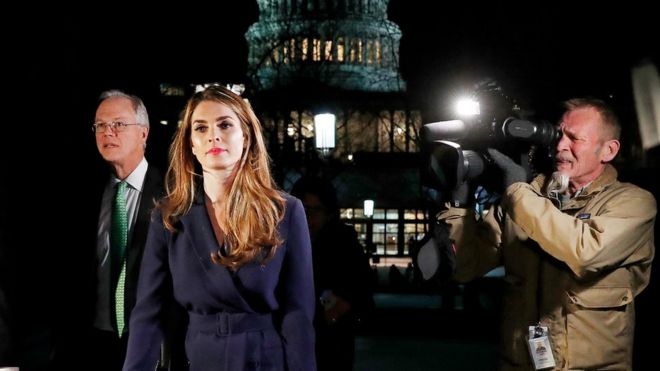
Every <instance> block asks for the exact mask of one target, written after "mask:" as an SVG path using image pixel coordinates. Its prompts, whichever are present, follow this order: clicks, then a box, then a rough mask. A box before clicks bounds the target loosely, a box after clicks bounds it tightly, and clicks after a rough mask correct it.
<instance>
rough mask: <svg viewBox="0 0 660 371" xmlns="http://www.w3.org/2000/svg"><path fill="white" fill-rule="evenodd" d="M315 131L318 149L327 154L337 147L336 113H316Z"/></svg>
mask: <svg viewBox="0 0 660 371" xmlns="http://www.w3.org/2000/svg"><path fill="white" fill-rule="evenodd" d="M314 133H315V134H314V135H315V137H316V149H318V150H321V151H322V152H323V154H327V153H328V151H329V150H330V149H332V148H335V115H333V114H332V113H320V114H318V115H315V116H314Z"/></svg>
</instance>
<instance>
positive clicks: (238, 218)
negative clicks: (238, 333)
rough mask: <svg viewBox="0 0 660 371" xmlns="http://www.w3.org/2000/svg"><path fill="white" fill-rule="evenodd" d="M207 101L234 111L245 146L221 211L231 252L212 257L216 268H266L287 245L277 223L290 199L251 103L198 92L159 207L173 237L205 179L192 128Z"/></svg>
mask: <svg viewBox="0 0 660 371" xmlns="http://www.w3.org/2000/svg"><path fill="white" fill-rule="evenodd" d="M204 101H212V102H218V103H220V104H223V105H225V106H227V107H229V108H230V109H231V110H232V111H234V113H236V116H237V117H238V119H239V121H240V123H241V129H242V130H243V134H244V135H245V141H246V143H245V150H244V151H243V154H242V155H241V159H240V161H239V164H238V168H237V169H236V176H235V177H234V180H233V182H232V185H231V187H230V189H229V190H228V192H227V194H226V201H225V202H223V204H222V205H223V206H222V210H221V212H220V214H221V217H220V220H219V222H220V228H221V229H222V232H223V233H224V239H225V240H224V242H225V244H226V245H227V246H229V251H230V253H229V254H228V255H226V256H222V255H220V254H219V253H214V254H212V255H211V258H212V259H213V262H214V263H216V264H220V265H224V266H227V267H230V268H233V269H237V268H239V267H240V266H241V265H243V264H245V263H247V262H250V261H257V260H260V261H261V262H262V263H263V262H265V261H266V260H268V259H269V258H271V257H272V256H273V254H274V253H275V249H276V247H277V245H279V244H280V243H281V242H282V241H281V240H280V236H279V234H278V233H277V224H278V223H279V222H280V221H281V220H282V218H283V216H284V205H285V200H284V198H283V197H282V195H281V194H280V192H279V191H278V189H277V187H276V185H275V183H274V181H273V179H272V177H271V174H270V168H269V166H270V164H269V158H268V153H267V152H266V146H265V145H264V140H263V136H262V132H261V124H260V123H259V119H257V116H256V115H255V114H254V111H253V110H252V107H251V106H250V105H249V103H248V102H247V101H245V100H243V99H242V98H241V97H240V96H238V95H237V94H235V93H233V92H232V91H230V90H228V89H225V88H223V87H221V86H212V87H209V88H207V89H205V90H203V91H200V92H197V93H195V94H194V95H193V96H192V97H191V98H190V99H189V100H188V103H187V104H186V108H185V110H184V111H183V122H182V123H181V125H180V126H179V128H178V130H177V132H176V135H175V137H174V141H173V142H172V145H171V147H170V165H169V168H168V170H167V174H166V176H165V178H166V184H165V191H166V194H167V196H166V197H165V199H164V200H163V202H161V203H160V204H159V205H158V207H159V208H160V210H161V212H162V215H163V224H164V225H165V227H166V228H167V229H168V230H169V231H172V232H174V231H175V230H176V228H175V224H176V223H177V221H178V220H179V218H180V217H181V216H182V215H184V214H186V213H188V211H190V208H191V207H192V204H193V201H194V200H195V198H196V194H195V193H196V192H199V191H200V190H201V187H199V184H197V183H198V182H201V179H202V176H201V175H200V174H199V173H198V172H197V171H196V169H198V168H199V165H196V163H197V162H196V161H197V160H196V158H195V156H194V155H193V153H192V143H191V125H192V115H193V112H194V111H195V109H196V108H197V106H198V105H199V104H200V103H201V102H204Z"/></svg>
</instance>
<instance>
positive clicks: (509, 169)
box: [488, 148, 527, 190]
mask: <svg viewBox="0 0 660 371" xmlns="http://www.w3.org/2000/svg"><path fill="white" fill-rule="evenodd" d="M488 154H489V155H490V157H491V159H492V160H493V162H494V163H495V165H497V167H498V168H500V170H502V175H503V177H504V180H503V182H502V185H503V186H504V188H503V189H502V190H505V189H507V188H508V187H509V186H510V185H511V184H513V183H518V182H527V171H526V170H525V169H524V168H523V167H522V166H520V165H518V164H517V163H515V162H514V161H513V160H512V159H511V158H509V156H507V155H505V154H503V153H502V152H500V151H498V150H496V149H494V148H488Z"/></svg>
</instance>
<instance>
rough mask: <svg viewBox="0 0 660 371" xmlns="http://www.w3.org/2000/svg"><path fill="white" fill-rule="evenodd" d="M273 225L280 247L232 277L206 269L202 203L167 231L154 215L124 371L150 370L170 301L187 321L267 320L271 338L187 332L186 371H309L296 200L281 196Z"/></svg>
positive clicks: (304, 239)
mask: <svg viewBox="0 0 660 371" xmlns="http://www.w3.org/2000/svg"><path fill="white" fill-rule="evenodd" d="M285 198H286V210H285V215H284V219H283V220H282V221H281V222H280V223H279V225H278V231H279V233H280V238H282V240H283V243H282V244H281V245H280V246H279V247H278V248H277V251H276V253H275V254H274V256H273V258H272V259H271V260H269V261H268V262H267V263H265V264H264V265H262V264H260V263H257V262H252V263H248V264H246V265H244V266H242V267H241V268H240V269H238V270H237V271H235V272H232V271H230V270H228V269H227V268H226V267H224V266H219V265H215V264H213V262H212V261H211V258H210V256H211V252H213V251H217V250H218V243H217V240H216V238H215V235H214V232H213V229H212V226H211V222H210V220H209V217H208V214H207V212H206V208H205V206H204V202H203V197H199V198H198V199H197V200H196V201H195V202H194V204H193V206H192V208H191V210H190V212H189V213H188V214H186V215H184V216H183V217H182V218H181V219H180V221H179V222H178V223H177V225H176V228H177V232H176V233H171V232H169V231H168V230H166V229H165V228H164V226H163V223H162V217H161V216H160V213H158V212H156V214H155V216H154V219H153V221H152V223H151V227H150V230H149V237H148V239H147V246H146V247H145V253H144V259H143V261H142V273H141V276H140V282H139V287H138V302H137V305H136V306H135V309H134V310H133V313H132V315H131V323H130V328H131V331H130V337H129V345H128V354H127V356H126V363H125V364H124V370H153V369H154V365H155V363H156V359H157V357H158V345H159V342H160V339H161V336H162V329H161V323H162V320H161V316H162V309H161V308H162V303H163V301H165V300H168V298H169V297H171V296H174V297H175V298H176V301H177V302H178V303H180V304H181V305H182V306H183V307H185V308H186V309H187V310H188V313H189V316H194V317H200V316H202V317H203V316H208V317H209V318H213V317H214V316H215V315H219V313H223V314H227V313H230V314H231V315H239V316H245V315H247V316H259V315H264V314H265V315H268V314H269V313H270V314H272V317H273V321H272V322H273V323H272V325H271V326H272V327H273V329H272V331H270V330H268V329H266V330H263V331H253V332H240V333H232V332H231V331H230V333H229V334H223V335H222V336H218V335H217V333H216V331H215V330H214V329H212V328H211V329H208V331H194V330H192V328H189V329H188V333H187V337H186V351H187V355H188V359H189V361H190V368H191V370H225V369H226V370H232V371H234V370H243V369H246V368H251V369H252V368H255V367H257V366H255V365H261V366H259V367H263V368H264V369H268V370H284V369H287V370H291V371H294V370H304V371H310V370H315V368H316V366H315V357H314V329H313V325H312V320H313V314H314V286H313V275H312V274H313V273H312V264H311V263H312V256H311V245H310V240H309V232H308V229H307V221H306V218H305V212H304V209H303V207H302V204H301V202H300V200H298V199H296V198H294V197H292V196H289V195H286V196H285Z"/></svg>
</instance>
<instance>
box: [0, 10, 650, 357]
mask: <svg viewBox="0 0 660 371" xmlns="http://www.w3.org/2000/svg"><path fill="white" fill-rule="evenodd" d="M22 7H33V8H30V9H22V10H15V11H13V12H11V13H10V12H8V13H7V14H6V16H7V17H10V18H14V19H12V20H11V22H3V23H4V24H5V26H3V27H4V28H6V30H3V34H4V35H5V38H6V41H7V42H6V44H5V51H4V53H3V54H4V56H3V59H5V61H6V62H7V63H6V64H4V65H5V71H6V74H7V75H6V79H7V80H12V81H14V82H17V85H16V87H17V88H16V89H15V90H11V91H10V93H11V99H9V100H8V102H9V104H7V106H6V108H7V111H6V112H8V113H9V117H10V119H8V120H6V122H5V123H4V125H3V131H2V144H3V145H2V153H1V156H0V157H1V158H2V163H3V166H2V170H3V180H4V182H3V187H2V188H3V189H2V192H3V194H2V199H3V205H2V208H3V210H2V211H3V213H2V214H4V215H3V217H4V218H5V219H6V223H3V228H5V231H4V232H6V233H3V237H4V238H5V241H6V242H3V248H5V247H6V246H9V247H10V248H9V249H8V251H9V252H11V253H7V254H3V255H2V256H3V259H12V260H16V261H18V263H17V264H12V263H11V262H9V263H6V264H5V267H9V269H7V270H4V271H3V275H4V277H3V280H4V281H5V282H4V283H7V282H9V283H10V286H13V287H14V290H10V294H11V296H12V297H18V298H19V299H20V300H19V301H20V302H21V306H20V307H19V308H17V309H18V311H19V312H20V316H21V318H22V319H24V320H25V321H26V322H27V323H29V324H30V326H31V327H30V328H28V329H27V330H26V329H23V330H24V331H23V334H22V335H23V337H25V338H29V339H28V340H25V339H23V340H22V341H28V342H31V343H29V344H28V343H26V344H27V345H23V346H25V347H31V346H33V345H31V344H45V341H44V339H47V337H48V336H49V334H48V331H47V330H46V331H44V329H47V328H48V326H49V325H50V324H52V323H56V322H57V320H58V319H57V318H56V315H55V313H56V312H57V311H55V310H53V306H54V305H66V303H59V302H58V293H59V290H62V289H64V290H65V289H66V288H62V287H59V286H58V280H57V277H58V276H60V275H61V274H62V272H61V269H63V267H66V266H67V264H70V262H71V261H75V254H76V251H80V249H82V248H83V247H82V246H79V245H78V242H79V232H80V231H78V230H77V228H79V227H80V225H81V222H80V218H81V216H82V215H86V214H85V211H86V206H88V205H86V203H87V200H86V198H85V197H86V196H85V195H86V194H88V193H87V192H88V191H87V189H86V188H87V187H89V181H88V180H89V179H90V174H91V173H95V172H98V171H103V170H104V167H103V166H102V163H101V161H100V159H99V156H98V154H97V153H96V148H95V144H94V137H93V134H92V132H91V129H90V127H91V123H92V120H93V117H94V111H95V109H96V104H97V101H96V100H97V97H98V94H99V93H100V92H101V91H103V90H105V89H109V88H121V89H125V90H127V91H128V92H130V93H134V94H137V95H139V96H141V97H143V99H144V101H145V104H146V106H147V108H148V109H149V110H150V114H151V115H152V116H154V110H157V107H158V103H157V100H158V84H159V83H161V82H170V83H190V82H208V81H218V82H240V81H243V80H244V76H245V73H246V67H247V66H246V60H247V45H246V41H245V38H244V34H245V32H246V31H247V28H248V27H249V26H250V25H251V24H252V23H254V22H256V21H257V18H258V12H257V5H256V3H253V2H251V1H242V0H241V1H232V2H231V5H229V2H224V1H220V2H215V3H213V5H212V6H211V5H198V4H183V3H179V4H175V5H165V4H164V3H163V2H161V3H159V4H158V6H152V8H147V9H137V8H136V7H135V5H126V4H122V3H120V2H110V3H97V4H94V5H93V6H92V5H89V6H85V5H83V6H82V7H77V8H75V9H73V8H68V7H67V5H63V4H56V5H48V6H47V7H43V6H38V5H36V4H26V5H22ZM389 19H390V20H392V21H394V22H395V23H397V24H398V25H399V27H400V28H401V31H402V32H403V38H402V40H401V48H400V51H401V56H400V64H401V73H402V76H403V78H404V80H406V81H407V83H408V92H409V94H410V97H411V99H412V100H413V102H416V104H418V106H419V107H421V108H422V110H423V113H424V116H425V120H429V121H430V120H440V119H449V118H451V117H448V112H449V111H448V109H449V106H450V104H451V103H453V98H455V97H457V96H458V95H460V94H461V93H464V92H467V91H468V90H469V89H471V87H472V86H473V84H474V83H476V82H478V81H480V80H482V79H484V78H486V77H491V78H494V79H496V80H497V81H498V82H499V83H500V85H501V86H502V87H503V89H504V91H505V92H506V93H507V94H508V95H510V96H512V97H514V98H515V99H517V100H518V101H520V102H521V103H522V104H523V105H524V106H526V107H530V108H531V109H533V110H536V111H537V112H538V113H539V115H540V116H547V118H548V119H552V118H554V117H552V116H553V115H554V114H555V113H556V109H557V107H558V102H559V101H561V100H564V99H567V98H570V97H572V96H576V95H585V94H589V95H595V96H598V97H604V98H607V99H609V100H611V101H612V102H613V103H614V104H615V105H616V106H617V107H618V108H619V110H620V113H622V117H623V118H624V120H623V126H624V131H627V132H629V133H636V121H635V116H634V105H633V101H632V96H631V86H630V69H631V67H633V66H634V65H636V64H637V63H638V62H640V61H641V60H642V59H644V58H652V59H653V60H655V62H656V65H657V63H658V52H659V50H658V49H659V46H658V45H660V43H659V42H658V40H657V38H658V35H659V34H660V33H659V32H658V22H657V12H655V11H652V10H651V3H650V2H648V3H647V5H641V4H635V3H632V2H625V3H623V2H620V3H619V4H617V5H616V6H603V5H602V3H599V4H595V3H594V4H593V5H575V4H574V3H568V2H566V3H563V2H552V3H543V4H533V5H530V4H525V5H520V4H515V5H514V4H503V3H500V2H490V3H488V4H485V5H484V4H479V3H477V2H467V1H460V2H447V1H442V2H439V1H413V0H392V1H391V3H390V10H389ZM10 23H11V25H9V24H10ZM181 108H182V107H181ZM627 136H628V137H630V138H634V136H635V134H627ZM638 179H640V180H641V179H644V178H643V177H638ZM642 183H646V184H643V185H646V186H648V187H650V188H655V186H654V185H653V184H652V183H650V181H647V182H642ZM657 194H658V193H657V192H656V195H657ZM24 231H27V232H24ZM4 283H3V284H4ZM648 292H650V291H648V290H647V292H646V293H645V294H647V295H646V296H644V297H641V299H642V300H646V301H647V302H650V300H651V299H650V297H649V295H648ZM639 308H643V306H642V304H641V303H640V305H639ZM647 308H650V307H647ZM652 316H653V314H652V312H650V311H646V312H645V313H644V312H642V313H640V316H639V317H638V319H639V320H642V323H644V324H645V325H646V324H647V323H648V322H646V320H647V319H650V318H652ZM655 316H657V314H656V315H655ZM653 326H655V327H657V321H656V320H654V321H653ZM641 329H642V330H644V329H647V330H648V331H647V333H649V334H655V333H656V332H654V331H652V330H651V327H649V326H642V327H641ZM647 343H648V344H649V346H650V342H648V341H647ZM38 346H39V345H37V347H38ZM641 346H642V347H644V344H641ZM647 348H648V347H647ZM30 351H33V352H36V353H38V355H37V356H35V357H37V358H38V357H43V356H44V355H43V353H39V352H44V351H47V350H45V349H38V348H34V349H33V348H30ZM649 354H650V353H649Z"/></svg>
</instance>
